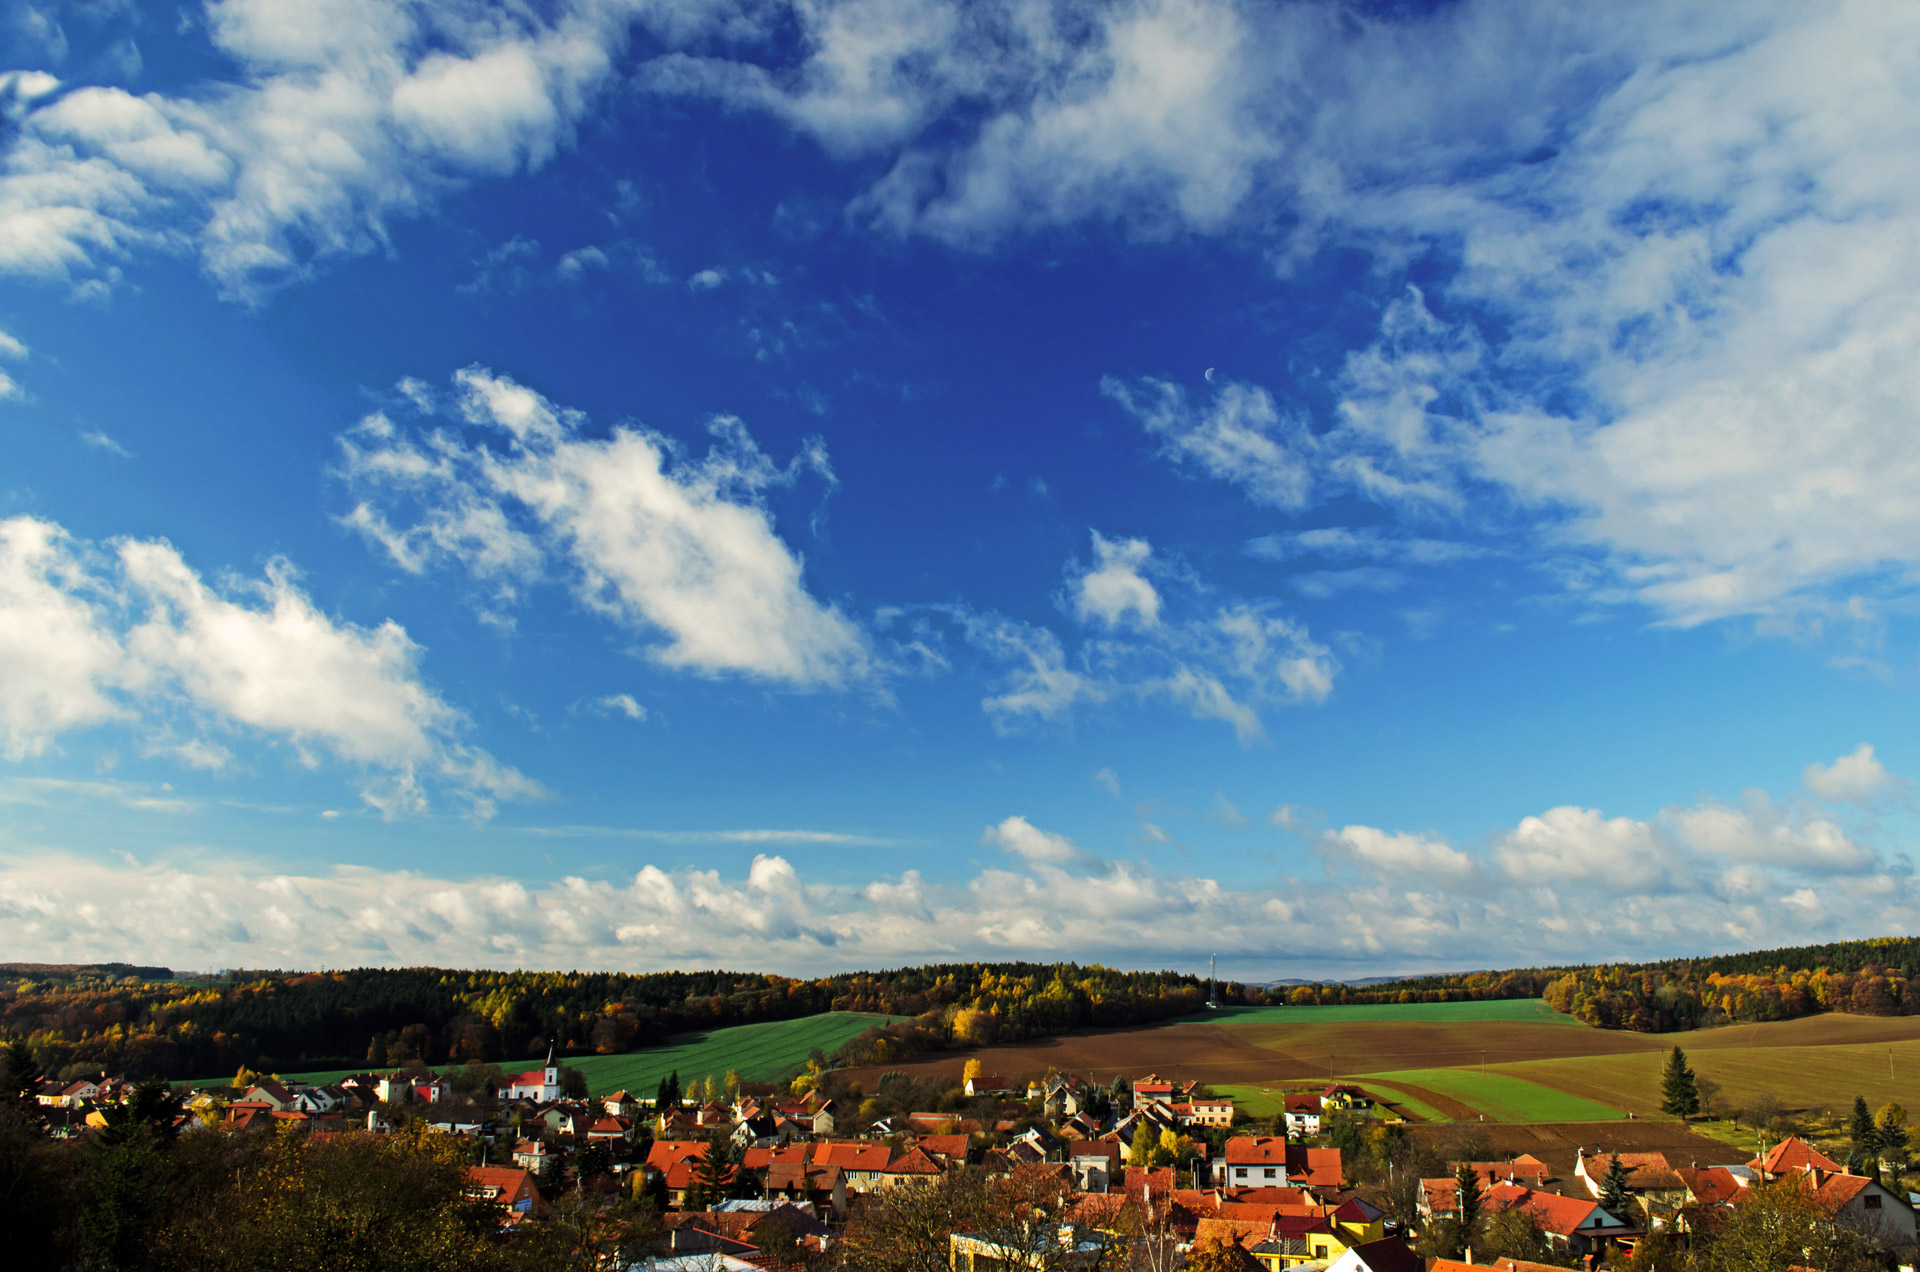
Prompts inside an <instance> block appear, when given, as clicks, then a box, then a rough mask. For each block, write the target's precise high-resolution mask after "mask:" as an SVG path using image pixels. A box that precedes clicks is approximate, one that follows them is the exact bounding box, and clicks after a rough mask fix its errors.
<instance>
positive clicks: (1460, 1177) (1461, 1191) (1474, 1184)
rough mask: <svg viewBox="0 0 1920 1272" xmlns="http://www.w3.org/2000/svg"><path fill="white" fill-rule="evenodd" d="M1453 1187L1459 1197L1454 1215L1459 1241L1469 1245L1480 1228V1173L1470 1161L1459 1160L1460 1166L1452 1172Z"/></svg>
mask: <svg viewBox="0 0 1920 1272" xmlns="http://www.w3.org/2000/svg"><path fill="white" fill-rule="evenodd" d="M1453 1187H1454V1192H1455V1194H1456V1195H1457V1196H1458V1198H1459V1209H1458V1210H1457V1211H1456V1215H1457V1217H1458V1220H1459V1223H1460V1241H1461V1243H1462V1244H1464V1245H1469V1246H1470V1245H1472V1244H1473V1238H1474V1234H1475V1233H1476V1232H1477V1231H1478V1230H1479V1228H1480V1174H1479V1172H1478V1171H1476V1170H1474V1169H1473V1163H1472V1162H1461V1163H1460V1168H1459V1169H1458V1170H1456V1171H1454V1172H1453Z"/></svg>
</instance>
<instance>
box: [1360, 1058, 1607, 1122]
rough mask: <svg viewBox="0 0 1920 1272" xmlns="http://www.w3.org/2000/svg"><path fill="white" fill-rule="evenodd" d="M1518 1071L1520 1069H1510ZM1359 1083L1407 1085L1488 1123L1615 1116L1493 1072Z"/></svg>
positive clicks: (1404, 1073) (1423, 1072)
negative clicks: (1443, 1098) (1458, 1105)
mask: <svg viewBox="0 0 1920 1272" xmlns="http://www.w3.org/2000/svg"><path fill="white" fill-rule="evenodd" d="M1514 1067H1520V1066H1514ZM1362 1080H1363V1081H1364V1082H1382V1083H1386V1084H1388V1085H1390V1086H1398V1085H1403V1084H1404V1085H1408V1086H1416V1087H1420V1088H1422V1089H1424V1090H1428V1091H1432V1092H1434V1093H1435V1094H1436V1095H1443V1096H1446V1097H1447V1098H1449V1099H1453V1100H1458V1101H1459V1102H1460V1103H1462V1104H1464V1105H1466V1106H1467V1107H1468V1108H1471V1109H1474V1110H1476V1111H1478V1112H1480V1113H1483V1114H1485V1115H1486V1117H1487V1120H1488V1121H1492V1122H1611V1121H1616V1120H1618V1119H1620V1118H1623V1117H1625V1116H1626V1115H1625V1114H1624V1113H1622V1112H1620V1110H1618V1109H1615V1108H1610V1107H1608V1106H1607V1105H1605V1104H1599V1103H1596V1102H1594V1101H1593V1100H1589V1099H1583V1098H1582V1097H1580V1096H1577V1095H1573V1094H1570V1093H1568V1092H1566V1091H1557V1090H1555V1089H1553V1088H1552V1087H1547V1086H1541V1085H1540V1084H1539V1083H1537V1082H1529V1081H1527V1080H1525V1079H1524V1078H1517V1077H1514V1076H1513V1075H1512V1074H1508V1073H1502V1072H1499V1071H1497V1070H1491V1069H1490V1070H1488V1071H1487V1072H1486V1073H1484V1074H1483V1073H1481V1071H1480V1070H1478V1069H1401V1070H1396V1071H1393V1072H1388V1073H1369V1074H1364V1075H1362Z"/></svg>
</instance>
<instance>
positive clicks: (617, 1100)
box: [541, 1074, 640, 1119]
mask: <svg viewBox="0 0 1920 1272" xmlns="http://www.w3.org/2000/svg"><path fill="white" fill-rule="evenodd" d="M541 1076H543V1077H544V1076H545V1075H544V1074H543V1075H541ZM600 1107H601V1108H603V1109H605V1110H606V1111H607V1116H609V1117H624V1118H628V1119H632V1118H636V1117H639V1116H640V1100H639V1097H637V1096H634V1095H630V1094H628V1093H627V1090H626V1088H625V1087H622V1088H621V1089H620V1090H618V1091H615V1092H614V1093H613V1094H612V1095H609V1096H607V1097H606V1098H604V1099H603V1100H601V1101H600Z"/></svg>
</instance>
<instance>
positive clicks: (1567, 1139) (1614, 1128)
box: [1411, 1121, 1741, 1179]
mask: <svg viewBox="0 0 1920 1272" xmlns="http://www.w3.org/2000/svg"><path fill="white" fill-rule="evenodd" d="M1411 1129H1412V1132H1413V1134H1415V1135H1417V1136H1419V1137H1420V1138H1421V1139H1423V1140H1425V1141H1426V1142H1427V1143H1429V1144H1431V1145H1432V1146H1433V1148H1434V1151H1435V1152H1437V1153H1439V1154H1440V1156H1441V1157H1443V1158H1447V1159H1449V1160H1452V1159H1453V1158H1455V1157H1457V1156H1459V1155H1460V1153H1461V1152H1462V1151H1468V1152H1472V1153H1473V1154H1474V1155H1475V1156H1476V1157H1479V1156H1480V1154H1481V1152H1482V1151H1483V1150H1484V1151H1485V1153H1486V1159H1507V1158H1513V1157H1517V1156H1519V1155H1520V1154H1521V1153H1532V1154H1533V1155H1534V1156H1535V1157H1538V1158H1539V1159H1540V1160H1541V1161H1543V1162H1545V1163H1546V1164H1547V1165H1548V1167H1550V1168H1551V1169H1552V1171H1553V1173H1554V1174H1555V1175H1556V1176H1558V1177H1559V1178H1561V1179H1570V1178H1572V1177H1573V1163H1574V1159H1575V1157H1577V1156H1578V1155H1579V1150H1580V1149H1582V1148H1584V1149H1586V1150H1587V1152H1588V1153H1590V1154H1591V1153H1594V1152H1607V1153H1665V1154H1666V1155H1667V1160H1668V1161H1669V1162H1671V1163H1672V1164H1674V1165H1675V1166H1685V1165H1688V1164H1690V1163H1692V1162H1696V1161H1697V1162H1701V1163H1707V1162H1720V1163H1725V1162H1729V1161H1732V1160H1734V1159H1736V1158H1739V1157H1741V1152H1740V1150H1739V1149H1736V1148H1732V1147H1729V1146H1728V1145H1726V1144H1723V1143H1721V1142H1720V1141H1719V1140H1717V1139H1709V1138H1708V1137H1707V1136H1705V1135H1697V1134H1695V1133H1694V1132H1693V1131H1691V1130H1689V1129H1688V1128H1687V1127H1685V1126H1682V1125H1681V1124H1680V1123H1678V1122H1639V1121H1634V1122H1542V1123H1534V1124H1531V1125H1529V1124H1515V1123H1503V1124H1494V1123H1479V1122H1473V1123H1461V1124H1456V1125H1453V1126H1415V1127H1413V1128H1411ZM1476 1141H1477V1142H1476ZM1483 1160H1484V1159H1483Z"/></svg>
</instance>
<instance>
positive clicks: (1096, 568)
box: [1068, 530, 1160, 627]
mask: <svg viewBox="0 0 1920 1272" xmlns="http://www.w3.org/2000/svg"><path fill="white" fill-rule="evenodd" d="M1152 556H1153V548H1152V545H1150V544H1149V543H1148V542H1147V541H1146V540H1145V539H1108V538H1106V537H1104V536H1103V535H1102V534H1101V533H1100V532H1099V531H1098V530H1095V531H1093V566H1092V568H1091V569H1089V570H1087V571H1086V572H1085V573H1083V574H1081V575H1080V576H1079V577H1078V578H1075V579H1073V580H1072V581H1071V582H1070V583H1069V585H1068V596H1069V598H1070V600H1071V602H1072V605H1073V613H1074V616H1075V617H1077V618H1078V619H1080V621H1081V622H1083V623H1084V622H1099V623H1102V624H1104V625H1106V626H1108V627H1120V626H1123V625H1125V624H1127V623H1130V622H1131V623H1136V624H1138V625H1139V626H1141V627H1152V626H1153V625H1154V624H1156V623H1158V622H1159V621H1160V594H1159V593H1158V592H1156V591H1154V588H1153V584H1152V583H1150V582H1148V581H1147V578H1146V576H1145V575H1144V574H1143V573H1142V571H1143V570H1144V569H1145V568H1146V566H1147V563H1148V561H1149V560H1150V559H1151V558H1152Z"/></svg>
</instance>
